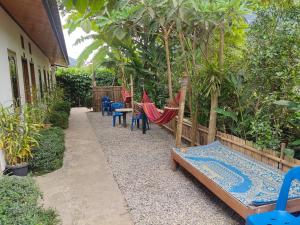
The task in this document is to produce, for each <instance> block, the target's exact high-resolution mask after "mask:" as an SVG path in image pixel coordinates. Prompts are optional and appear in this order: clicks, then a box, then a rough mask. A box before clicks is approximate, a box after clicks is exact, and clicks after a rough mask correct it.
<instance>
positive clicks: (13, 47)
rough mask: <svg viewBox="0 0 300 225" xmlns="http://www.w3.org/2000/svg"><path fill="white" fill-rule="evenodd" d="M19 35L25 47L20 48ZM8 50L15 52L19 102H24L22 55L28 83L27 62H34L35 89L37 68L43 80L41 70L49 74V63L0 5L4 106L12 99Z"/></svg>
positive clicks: (0, 94)
mask: <svg viewBox="0 0 300 225" xmlns="http://www.w3.org/2000/svg"><path fill="white" fill-rule="evenodd" d="M37 23H38V18H37ZM21 35H22V36H23V38H24V46H25V49H22V46H21V38H20V36H21ZM28 42H30V44H31V53H32V54H30V53H29V47H28ZM8 50H10V51H12V52H15V53H16V59H17V71H18V80H19V89H20V96H21V103H22V104H24V102H25V92H24V83H23V70H22V61H21V59H22V57H23V56H24V55H25V58H26V59H27V67H28V72H29V77H30V85H31V84H32V81H31V76H30V65H29V63H30V62H32V63H33V64H34V69H35V80H36V87H37V90H39V79H38V74H39V73H38V69H41V72H42V80H43V81H42V82H44V75H43V70H44V69H45V70H46V71H48V72H49V75H50V74H51V71H50V63H49V59H48V58H47V57H46V56H45V55H44V54H43V53H42V51H41V50H40V49H39V48H38V47H37V46H36V45H35V44H34V42H33V41H32V40H31V39H30V38H29V37H28V36H27V34H26V33H25V32H24V31H23V30H22V29H21V28H20V27H19V25H18V24H16V23H15V22H14V20H13V19H12V18H11V17H10V16H9V15H8V14H7V13H6V12H5V10H4V9H3V8H2V7H1V6H0V104H2V105H6V106H8V105H11V104H12V100H13V97H12V87H11V80H10V72H9V62H8ZM50 79H51V77H50ZM43 86H44V85H43Z"/></svg>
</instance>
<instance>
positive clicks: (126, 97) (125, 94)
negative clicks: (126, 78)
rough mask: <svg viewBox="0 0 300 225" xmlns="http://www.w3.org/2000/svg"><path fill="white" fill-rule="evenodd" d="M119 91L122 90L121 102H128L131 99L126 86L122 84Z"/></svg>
mask: <svg viewBox="0 0 300 225" xmlns="http://www.w3.org/2000/svg"><path fill="white" fill-rule="evenodd" d="M121 92H122V98H123V102H125V103H130V101H131V93H130V91H127V90H126V88H125V87H124V86H123V87H122V91H121Z"/></svg>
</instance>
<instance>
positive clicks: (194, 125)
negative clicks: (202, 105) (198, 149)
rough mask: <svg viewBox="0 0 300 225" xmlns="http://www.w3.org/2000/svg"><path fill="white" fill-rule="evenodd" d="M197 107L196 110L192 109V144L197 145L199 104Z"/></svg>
mask: <svg viewBox="0 0 300 225" xmlns="http://www.w3.org/2000/svg"><path fill="white" fill-rule="evenodd" d="M195 107H196V109H195V111H192V130H191V132H192V135H191V146H195V145H196V141H197V131H198V114H199V111H198V104H197V103H196V105H195Z"/></svg>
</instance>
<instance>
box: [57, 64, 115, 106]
mask: <svg viewBox="0 0 300 225" xmlns="http://www.w3.org/2000/svg"><path fill="white" fill-rule="evenodd" d="M94 73H95V79H96V84H97V85H98V86H111V85H118V84H117V76H116V75H115V73H114V72H113V71H112V70H110V69H104V68H99V69H96V70H95V71H94ZM91 75H92V71H91V70H90V69H87V68H72V67H71V68H58V69H57V71H56V80H57V84H58V85H59V86H61V87H63V88H64V94H65V98H66V99H67V100H68V101H69V102H71V105H72V106H86V107H89V106H91V104H90V97H91V96H92V76H91Z"/></svg>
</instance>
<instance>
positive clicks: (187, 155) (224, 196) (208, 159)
mask: <svg viewBox="0 0 300 225" xmlns="http://www.w3.org/2000/svg"><path fill="white" fill-rule="evenodd" d="M207 146H209V147H208V148H207V147H206V146H197V147H191V148H186V149H184V150H180V149H173V150H172V151H171V159H172V163H173V169H174V170H176V168H177V167H178V166H181V167H183V168H184V169H185V170H187V171H188V172H189V173H191V174H192V175H193V176H194V177H195V178H196V179H197V180H198V181H199V182H201V183H202V184H203V185H204V186H206V187H207V188H208V189H209V190H210V191H211V192H213V193H214V194H215V195H216V196H218V197H219V198H220V199H221V200H222V201H223V202H224V203H226V204H227V205H228V206H229V207H230V208H232V209H233V210H234V211H235V212H237V213H238V214H239V215H240V216H242V217H243V218H247V217H248V216H249V215H251V214H255V213H261V212H266V211H271V210H273V209H274V207H275V201H276V199H277V197H276V196H277V193H276V194H275V193H272V194H271V195H270V196H271V197H270V196H268V193H267V194H266V196H267V198H270V199H268V201H269V202H268V201H266V202H263V201H264V199H263V195H264V193H263V192H264V191H261V192H262V197H261V198H262V199H258V200H257V199H256V200H254V201H253V202H255V201H256V202H259V201H262V202H260V203H259V204H256V205H255V204H252V202H251V201H249V202H248V203H245V202H246V200H244V199H243V196H242V194H243V193H242V192H237V193H236V192H234V191H236V190H234V191H228V190H227V189H226V187H227V188H228V184H225V185H224V186H225V187H224V186H222V185H220V182H224V179H225V178H224V177H226V176H227V175H228V176H229V177H230V176H232V177H233V180H234V182H233V183H234V184H233V187H230V188H231V189H234V188H235V187H234V185H237V187H238V188H240V189H241V190H242V191H245V190H247V191H249V190H251V188H252V189H256V187H258V186H259V185H257V183H261V185H262V186H261V187H264V188H265V187H266V186H267V185H268V179H273V176H274V177H275V178H274V180H275V181H276V182H275V181H274V182H273V181H272V180H271V181H270V184H272V185H275V186H276V188H275V189H276V190H277V189H278V188H279V189H280V186H281V182H278V177H281V176H282V177H283V174H282V173H281V172H280V171H279V170H276V168H271V167H270V166H268V165H263V163H261V162H256V161H255V160H253V159H251V158H250V157H248V156H246V155H243V154H241V153H238V152H236V151H234V150H231V149H229V148H227V147H226V146H223V145H222V144H221V143H220V142H215V143H213V144H211V145H207ZM214 147H216V148H217V150H212V152H207V153H205V154H206V155H204V156H203V155H201V154H204V152H206V151H211V149H214ZM207 149H208V150H207ZM220 151H224V154H223V153H222V152H220ZM230 151H232V152H230ZM218 154H219V156H218ZM222 154H223V155H224V161H223V159H222ZM227 156H228V157H227ZM226 158H227V159H226ZM226 160H227V161H226ZM239 160H242V161H240V162H239ZM243 160H245V162H246V164H248V165H247V166H248V168H251V167H252V168H255V169H254V170H255V171H256V172H255V171H254V173H253V174H254V176H252V175H251V174H252V173H251V172H253V171H247V172H245V173H244V172H243V171H242V170H239V171H242V173H243V174H242V173H241V174H234V173H235V172H234V171H235V170H236V169H235V168H236V165H232V166H231V165H230V163H233V164H235V163H236V164H237V167H238V166H239V165H242V166H241V167H242V168H243V167H244V166H243V163H244V164H245V162H244V161H243ZM252 163H253V164H252ZM214 166H215V167H216V168H215V169H216V171H217V172H218V171H219V172H220V174H219V175H218V174H217V172H216V171H215V170H214ZM226 167H227V168H226ZM223 168H224V170H225V171H223ZM239 169H240V168H239ZM226 170H228V171H226ZM246 170H247V169H246ZM250 170H251V169H250ZM239 171H238V172H239ZM257 171H261V173H260V172H257ZM273 171H274V172H273ZM215 172H216V173H215ZM223 173H224V174H225V175H223ZM247 173H248V174H247ZM255 173H257V174H255ZM270 173H271V174H272V175H270V176H272V177H271V178H268V177H267V178H264V179H263V180H262V181H261V182H260V181H259V179H261V178H260V174H261V176H262V177H264V176H268V174H270ZM277 173H278V174H277ZM245 174H246V175H245ZM210 175H211V177H209V176H210ZM244 175H245V179H248V177H250V178H249V179H248V181H247V182H245V179H243V176H244ZM251 176H252V178H254V179H253V180H251V179H252V178H251ZM236 179H240V180H241V181H242V182H244V184H242V185H240V184H236V183H237V182H236ZM225 182H226V180H225ZM279 183H280V184H279ZM230 185H231V184H230ZM230 185H229V186H230ZM251 185H253V187H252V186H251ZM255 185H256V186H255ZM238 188H237V189H238ZM249 188H250V189H249ZM295 190H297V191H295V192H293V193H294V195H293V196H292V198H293V199H290V200H289V201H288V204H287V210H288V211H290V212H298V211H300V198H299V197H300V184H299V186H296V187H295ZM251 191H252V194H248V193H247V192H245V193H246V194H248V195H249V196H250V197H251V196H252V197H253V190H251ZM254 191H255V190H254ZM249 192H250V191H249ZM298 192H299V193H298ZM240 193H241V194H240ZM241 196H242V197H241ZM247 197H248V196H247ZM247 197H246V198H247ZM254 197H256V196H254ZM241 199H242V200H241ZM249 199H250V198H249Z"/></svg>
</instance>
